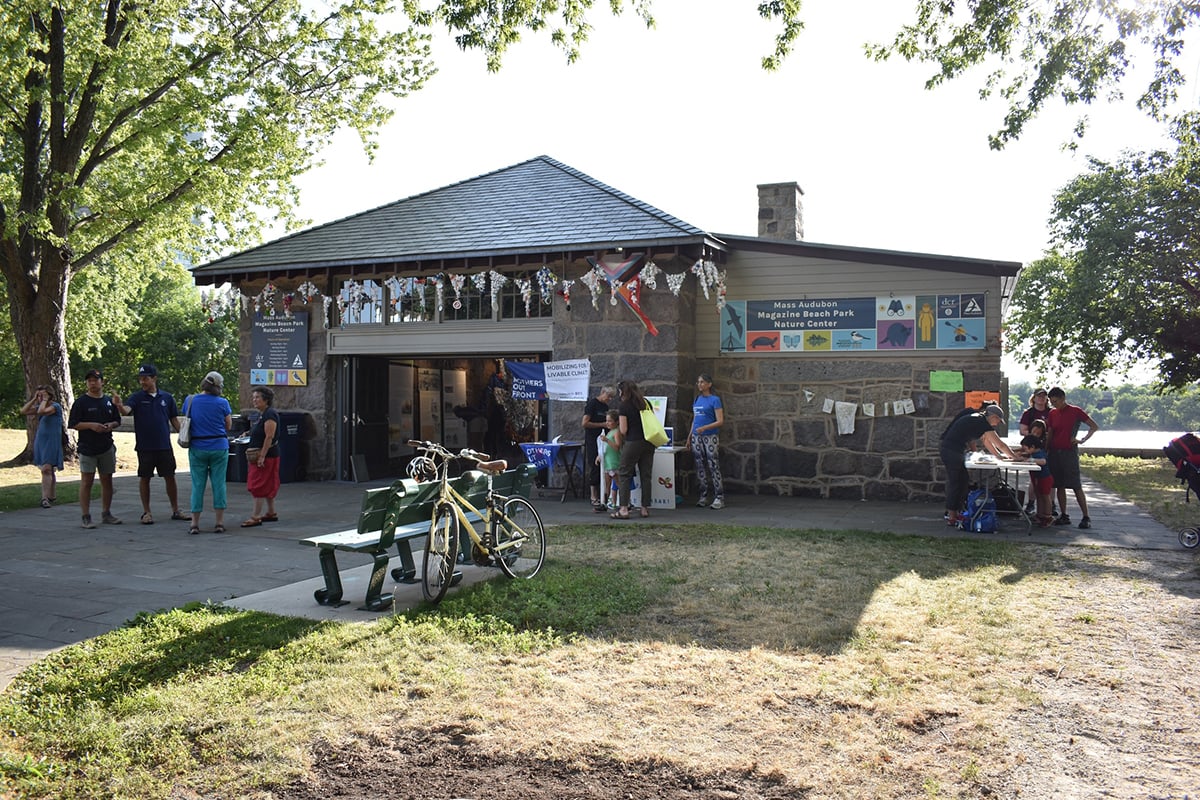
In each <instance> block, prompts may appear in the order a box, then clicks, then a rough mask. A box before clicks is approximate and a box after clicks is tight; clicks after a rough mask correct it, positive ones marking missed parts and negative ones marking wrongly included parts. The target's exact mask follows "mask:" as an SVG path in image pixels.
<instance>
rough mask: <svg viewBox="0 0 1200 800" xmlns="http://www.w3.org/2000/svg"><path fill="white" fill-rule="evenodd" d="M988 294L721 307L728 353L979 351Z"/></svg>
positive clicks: (748, 303) (765, 302) (744, 303)
mask: <svg viewBox="0 0 1200 800" xmlns="http://www.w3.org/2000/svg"><path fill="white" fill-rule="evenodd" d="M986 312H987V295H986V294H984V293H983V292H976V293H971V294H938V295H932V294H930V295H892V294H889V295H887V296H886V297H829V298H818V299H815V300H813V299H808V298H805V299H803V300H730V301H727V302H726V303H725V307H724V308H722V309H721V350H722V352H726V353H838V352H842V353H845V352H858V351H864V350H875V351H896V350H982V349H983V348H984V346H985V344H986V316H987V313H986Z"/></svg>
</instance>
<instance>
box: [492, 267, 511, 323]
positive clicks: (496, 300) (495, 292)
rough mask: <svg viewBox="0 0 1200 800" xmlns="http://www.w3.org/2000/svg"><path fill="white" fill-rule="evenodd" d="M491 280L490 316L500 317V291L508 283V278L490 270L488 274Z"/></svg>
mask: <svg viewBox="0 0 1200 800" xmlns="http://www.w3.org/2000/svg"><path fill="white" fill-rule="evenodd" d="M488 275H489V276H490V277H491V279H492V314H493V315H495V316H497V317H498V316H500V290H501V289H503V288H504V284H506V283H508V277H507V276H505V275H504V273H502V272H497V271H496V270H492V271H491V272H489V273H488Z"/></svg>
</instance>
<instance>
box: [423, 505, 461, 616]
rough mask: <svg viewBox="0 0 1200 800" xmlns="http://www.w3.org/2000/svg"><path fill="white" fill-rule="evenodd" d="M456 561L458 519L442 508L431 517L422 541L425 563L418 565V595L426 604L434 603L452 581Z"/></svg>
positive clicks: (446, 506)
mask: <svg viewBox="0 0 1200 800" xmlns="http://www.w3.org/2000/svg"><path fill="white" fill-rule="evenodd" d="M457 559H458V517H457V516H455V514H454V509H453V508H451V507H450V506H448V505H443V506H441V507H440V508H439V509H438V510H437V514H435V515H434V517H433V524H432V525H430V526H429V536H428V538H426V540H425V561H424V563H423V564H421V594H423V595H424V596H425V600H426V601H428V602H430V603H438V602H440V601H441V599H442V598H443V597H445V596H446V590H447V589H449V588H450V583H451V581H452V580H453V579H454V562H455V561H457Z"/></svg>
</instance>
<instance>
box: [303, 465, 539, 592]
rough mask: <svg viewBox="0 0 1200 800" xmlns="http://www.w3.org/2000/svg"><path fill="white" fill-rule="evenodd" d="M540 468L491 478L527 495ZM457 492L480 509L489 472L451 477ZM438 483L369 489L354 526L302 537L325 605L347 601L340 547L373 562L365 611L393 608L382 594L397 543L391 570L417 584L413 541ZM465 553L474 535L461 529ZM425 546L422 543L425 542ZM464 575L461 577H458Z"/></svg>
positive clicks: (425, 522) (422, 529) (423, 530)
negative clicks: (313, 554)
mask: <svg viewBox="0 0 1200 800" xmlns="http://www.w3.org/2000/svg"><path fill="white" fill-rule="evenodd" d="M536 477H537V469H536V468H534V466H533V465H532V464H521V465H520V466H518V467H516V468H514V469H510V470H505V471H504V472H502V473H500V474H499V475H496V476H495V477H494V478H493V479H492V486H493V488H494V489H495V491H496V492H498V493H500V494H503V495H509V496H513V495H520V496H522V497H526V498H528V497H529V494H530V491H531V490H532V488H533V482H534V479H535V478H536ZM451 483H452V485H453V486H454V488H455V489H456V490H457V491H458V493H459V494H461V495H463V496H464V497H466V498H467V499H468V500H470V501H471V504H472V505H474V506H476V507H477V508H482V507H483V504H484V502H485V498H486V496H487V474H486V473H484V472H480V471H478V470H470V471H468V472H464V473H463V474H462V475H461V476H459V477H457V478H454V479H453V480H452V481H451ZM439 489H440V484H439V483H438V482H436V481H426V482H424V483H417V482H416V481H414V480H411V479H409V478H404V479H402V480H398V481H396V482H395V483H393V484H392V485H391V486H383V487H380V488H377V489H367V490H366V491H365V492H363V499H362V508H361V510H360V511H359V515H358V527H357V528H356V529H355V530H348V531H340V532H338V533H327V534H323V535H321V536H312V537H309V538H307V539H301V540H300V543H301V544H305V545H309V546H311V547H316V548H317V549H318V551H319V552H318V557H319V559H320V562H321V575H322V576H323V577H324V579H325V588H324V589H318V590H316V591H315V592H313V596H314V597H315V598H316V600H317V602H318V603H320V604H321V605H327V606H340V605H345V604H346V603H347V602H349V601H346V600H343V599H342V594H343V592H342V579H341V576H340V575H339V574H338V564H337V551H339V550H341V551H342V552H348V553H365V554H367V555H369V556H371V558H372V559H373V561H374V564H373V566H372V569H371V578H370V580H369V581H368V582H367V594H366V599H365V602H364V604H363V605H362V606H359V608H360V609H361V610H363V611H386V610H387V609H389V608H391V607H392V595H391V594H390V593H389V594H384V593H383V583H384V579H385V576H386V575H387V568H388V563H389V561H390V560H391V553H390V551H391V548H392V545H393V544H394V545H395V546H396V552H397V554H398V555H399V556H400V566H399V567H396V568H395V569H393V570H392V573H391V574H392V578H393V579H394V580H395V581H397V582H398V583H415V582H416V580H417V578H416V575H417V567H416V561H415V559H414V558H413V550H412V541H413V540H414V539H424V537H425V536H427V535H428V534H429V524H430V522H431V521H432V520H433V507H434V503H435V502H436V501H437V497H438V491H439ZM467 518H468V519H470V520H471V521H472V522H479V517H478V515H475V514H468V515H467ZM462 540H463V541H462V546H461V552H467V553H469V552H470V546H471V540H470V535H469V534H467V533H466V532H465V531H464V532H463V533H462ZM421 547H422V548H423V547H424V542H422V543H421ZM458 577H459V578H461V576H458Z"/></svg>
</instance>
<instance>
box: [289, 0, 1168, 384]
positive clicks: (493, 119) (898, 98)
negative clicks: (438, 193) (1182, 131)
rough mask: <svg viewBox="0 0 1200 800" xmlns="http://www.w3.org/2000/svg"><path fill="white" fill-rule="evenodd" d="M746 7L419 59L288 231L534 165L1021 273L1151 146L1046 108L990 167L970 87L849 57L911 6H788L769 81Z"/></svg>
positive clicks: (341, 138) (738, 222)
mask: <svg viewBox="0 0 1200 800" xmlns="http://www.w3.org/2000/svg"><path fill="white" fill-rule="evenodd" d="M756 6H757V2H756V0H723V2H719V3H717V2H705V3H697V2H695V0H654V2H653V9H654V15H655V18H656V22H657V26H656V28H654V29H652V30H647V29H646V27H645V25H644V24H643V23H642V21H641V20H639V19H638V18H637V17H636V16H635V15H634V14H632V13H631V12H629V11H628V10H627V11H626V13H625V14H624V15H622V16H621V17H618V18H613V17H611V15H609V14H608V12H607V3H604V2H598V3H597V7H596V8H595V9H594V10H593V12H592V21H593V24H594V26H595V30H594V31H593V32H592V34H591V36H590V39H589V41H588V42H587V43H586V44H585V46H584V49H583V53H582V56H581V58H580V59H579V61H577V62H576V63H575V64H571V65H568V64H567V63H566V58H565V56H564V55H563V54H562V53H561V51H559V50H557V49H556V48H554V47H553V46H552V45H551V44H550V43H549V41H548V37H540V38H539V37H536V36H533V35H527V36H526V39H525V41H523V42H521V43H518V44H517V45H515V46H513V48H512V49H511V50H510V52H509V53H508V54H507V56H506V57H505V62H504V65H503V67H502V69H501V71H500V72H499V73H497V74H490V73H488V72H487V70H486V66H485V62H484V58H483V55H482V54H480V53H462V52H461V51H459V50H458V49H457V48H456V46H455V45H454V43H453V42H452V41H451V40H450V39H449V38H442V39H439V40H436V41H435V44H434V59H435V62H436V63H437V65H438V69H439V73H438V74H437V75H435V76H434V77H433V78H432V79H431V80H430V82H429V83H428V84H427V85H426V86H425V88H423V89H421V90H420V91H418V92H415V93H414V94H412V95H410V96H409V97H407V98H403V99H400V100H398V101H396V103H395V108H396V112H397V113H396V115H395V117H394V118H393V119H392V121H391V122H390V123H389V124H388V125H387V126H386V127H385V128H384V129H383V130H382V131H381V132H380V133H379V135H378V138H377V141H378V143H379V149H378V152H377V153H376V155H375V158H374V161H368V159H367V157H366V156H365V155H364V154H363V151H362V147H361V144H360V142H359V140H358V137H357V135H356V134H353V133H345V134H340V135H338V136H335V137H334V138H333V139H332V140H331V141H330V143H329V145H328V146H327V147H326V148H325V150H324V151H323V152H322V158H323V160H324V162H325V163H324V165H323V166H321V167H318V168H316V169H314V170H313V171H311V172H310V173H308V174H306V175H304V176H302V177H301V178H300V179H299V181H298V183H299V186H300V192H301V194H300V208H299V212H300V215H301V216H302V217H304V218H306V219H308V220H310V221H311V222H312V223H314V224H317V223H324V222H329V221H331V220H335V219H340V218H342V217H345V216H349V215H351V214H354V213H358V212H360V211H364V210H367V209H370V208H375V207H377V206H381V205H385V204H387V203H390V202H393V201H395V200H399V199H402V198H405V197H409V196H411V195H414V194H419V193H422V192H426V191H429V190H432V189H436V188H439V187H441V186H445V185H448V184H451V183H457V182H459V181H462V180H466V179H469V178H472V177H475V176H477V175H481V174H484V173H487V172H491V171H494V170H497V169H501V168H503V167H507V166H510V165H512V164H516V163H519V162H522V161H526V160H528V159H530V158H533V157H535V156H539V155H547V156H550V157H552V158H555V159H557V160H559V161H561V162H564V163H566V164H568V165H569V166H571V167H574V168H576V169H578V170H580V171H582V172H584V173H586V174H588V175H590V176H591V177H593V178H595V179H596V180H599V181H601V182H603V183H606V184H608V185H610V186H613V187H614V188H616V189H618V190H620V191H623V192H625V193H626V194H629V195H632V196H633V197H636V198H638V199H640V200H643V201H645V202H647V203H649V204H651V205H653V206H655V207H657V208H659V209H661V210H663V211H666V212H667V213H669V214H672V215H674V216H676V217H678V218H680V219H682V220H684V221H686V222H688V223H691V224H692V225H695V226H697V227H699V228H702V229H704V230H707V231H709V232H711V233H718V234H720V233H726V234H740V235H751V236H753V235H757V211H758V206H757V189H756V186H757V184H760V183H780V182H787V181H796V182H798V183H799V184H800V187H801V189H802V190H803V191H804V198H803V201H804V224H805V239H806V240H808V241H811V242H818V243H822V244H838V245H849V246H854V247H869V248H881V249H887V250H901V251H910V252H918V253H932V254H941V255H955V256H964V257H972V258H984V259H998V260H1007V261H1018V262H1023V263H1028V262H1029V261H1032V260H1034V259H1036V258H1038V257H1040V256H1041V255H1042V253H1043V251H1044V249H1045V247H1046V245H1047V240H1048V237H1047V225H1046V220H1047V218H1048V216H1049V213H1050V208H1051V203H1052V199H1053V195H1054V193H1055V191H1056V190H1057V189H1059V188H1060V187H1062V186H1063V185H1064V184H1066V183H1067V182H1068V181H1069V180H1070V179H1071V178H1072V177H1074V176H1075V175H1077V174H1079V173H1081V172H1083V171H1084V170H1085V169H1086V161H1085V155H1094V156H1097V157H1100V158H1113V157H1115V156H1116V155H1117V154H1118V153H1119V152H1120V151H1121V150H1122V149H1147V148H1151V147H1157V146H1162V145H1163V138H1162V128H1161V126H1160V125H1158V124H1155V123H1153V122H1152V121H1150V120H1148V119H1146V118H1144V117H1143V116H1142V115H1141V114H1140V113H1138V112H1137V111H1136V110H1135V109H1133V107H1132V102H1131V101H1129V102H1126V103H1124V104H1121V105H1118V106H1098V107H1093V108H1090V109H1088V110H1087V113H1088V116H1089V117H1090V119H1091V131H1090V133H1089V134H1088V136H1087V137H1086V138H1085V139H1084V140H1083V142H1082V144H1081V146H1080V148H1079V151H1078V152H1077V153H1074V154H1073V153H1070V152H1066V151H1064V150H1063V148H1062V145H1063V144H1064V143H1065V142H1067V141H1068V140H1069V139H1070V138H1071V130H1072V127H1073V125H1074V122H1075V120H1076V118H1077V116H1078V115H1079V113H1081V112H1080V111H1079V109H1078V107H1076V108H1071V109H1064V108H1062V107H1060V106H1054V107H1053V108H1051V109H1050V110H1049V111H1048V112H1047V113H1044V114H1043V115H1042V116H1041V117H1039V118H1038V119H1036V120H1035V121H1034V122H1033V123H1032V124H1031V125H1030V126H1029V127H1028V128H1027V133H1026V134H1025V135H1024V136H1023V137H1022V138H1021V139H1020V140H1018V141H1017V142H1015V143H1011V144H1009V145H1008V146H1007V147H1006V148H1005V150H1003V151H1000V152H996V151H992V150H990V149H989V148H988V144H987V135H988V134H989V133H992V132H994V131H995V130H996V129H997V128H998V127H999V125H1000V121H1001V119H1002V116H1003V112H1004V108H1003V106H1002V105H1001V104H998V103H996V102H987V103H985V102H983V101H981V100H980V99H979V98H978V94H977V92H978V88H979V85H980V83H981V81H982V79H983V77H982V75H981V74H979V75H969V76H968V77H967V78H966V79H959V80H958V81H956V82H952V83H951V84H949V85H946V86H943V87H939V88H938V89H935V90H932V91H929V90H926V89H924V81H925V79H926V78H927V77H928V76H929V75H930V74H931V73H932V67H929V66H924V65H919V64H907V63H905V62H902V61H888V62H885V63H876V62H872V61H870V60H869V59H868V58H867V57H866V55H865V54H864V52H863V45H864V44H865V43H867V42H882V41H887V40H889V39H890V38H891V35H892V34H893V33H894V32H895V31H896V30H897V29H898V28H899V27H900V25H901V24H902V23H903V22H904V21H905V20H906V15H907V14H908V13H910V12H909V10H908V9H909V7H910V6H911V3H905V2H897V1H896V0H859V2H855V3H852V4H851V3H845V2H844V0H841V1H839V0H805V2H804V4H803V9H802V15H803V18H804V20H805V30H804V31H803V32H802V33H801V35H800V39H799V41H798V43H797V45H796V50H795V52H794V53H793V54H792V55H791V56H790V57H789V58H788V59H787V60H786V61H785V62H784V65H783V67H782V68H781V69H780V70H779V71H777V72H774V73H767V72H765V71H763V70H762V69H761V67H760V58H761V57H762V56H764V55H767V54H769V53H770V52H771V51H772V49H773V40H774V35H775V31H776V28H775V25H773V24H772V23H770V22H767V21H764V20H762V19H760V18H759V17H758V14H757V12H756ZM698 8H699V9H703V10H700V11H697V10H695V9H698ZM1131 93H1132V92H1131ZM1005 369H1006V372H1008V374H1009V376H1010V378H1012V379H1014V380H1021V379H1032V377H1033V376H1031V375H1029V374H1028V373H1027V372H1026V371H1024V370H1022V369H1021V368H1019V367H1018V366H1017V365H1016V364H1015V363H1013V362H1012V361H1011V359H1006V363H1005Z"/></svg>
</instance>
